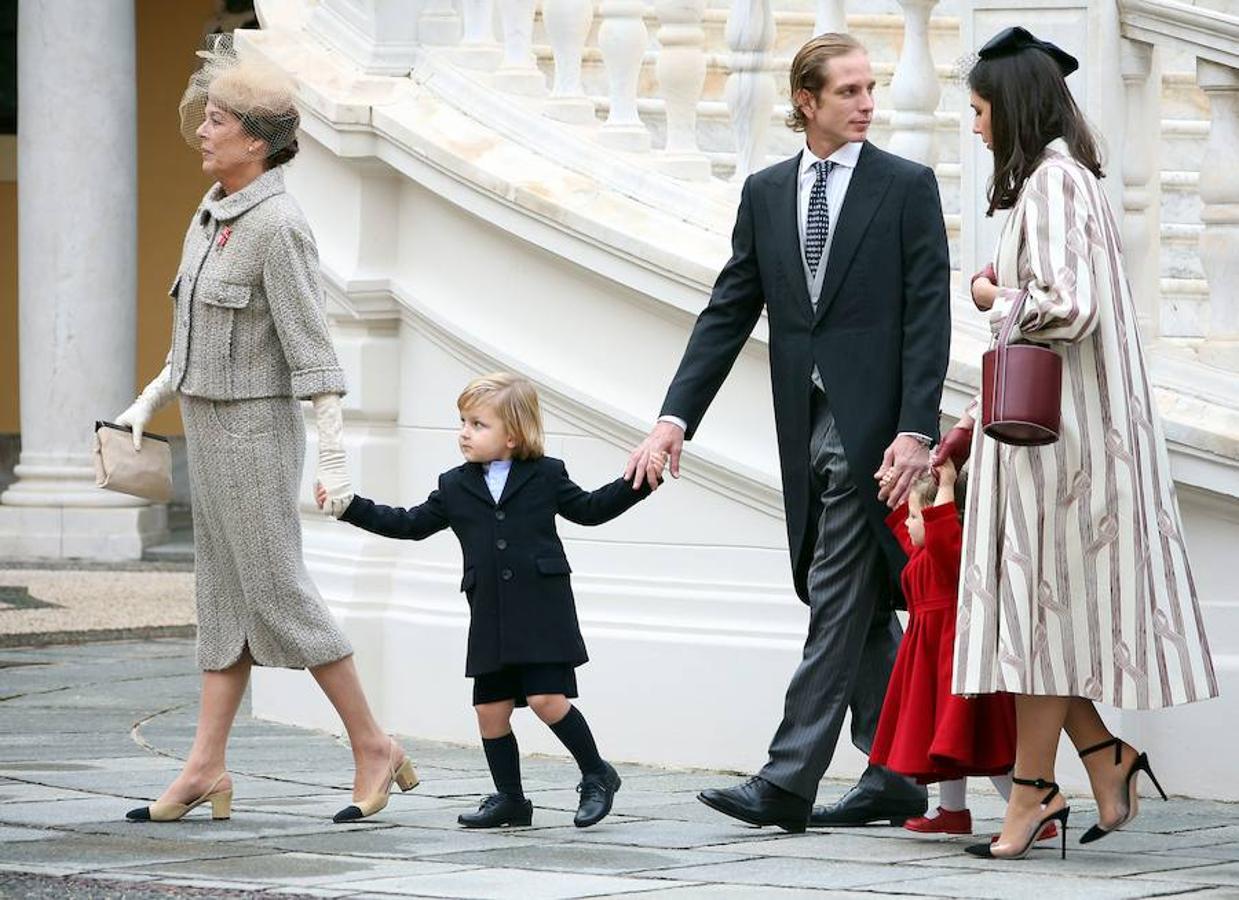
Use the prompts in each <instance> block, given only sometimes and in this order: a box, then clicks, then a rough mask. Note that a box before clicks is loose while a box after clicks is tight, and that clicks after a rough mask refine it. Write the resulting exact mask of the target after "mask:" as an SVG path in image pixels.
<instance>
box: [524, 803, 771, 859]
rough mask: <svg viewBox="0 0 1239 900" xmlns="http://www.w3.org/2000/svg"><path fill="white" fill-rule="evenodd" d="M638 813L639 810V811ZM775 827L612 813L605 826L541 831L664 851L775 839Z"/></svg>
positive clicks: (562, 837)
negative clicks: (627, 817)
mask: <svg viewBox="0 0 1239 900" xmlns="http://www.w3.org/2000/svg"><path fill="white" fill-rule="evenodd" d="M638 812H640V810H638ZM779 833H780V832H777V831H775V830H774V829H769V828H767V829H762V828H751V827H749V826H747V825H743V824H741V823H738V822H737V823H732V822H729V821H727V820H726V819H723V818H721V817H719V818H716V819H715V820H714V821H713V822H707V823H699V822H678V821H674V820H668V819H635V820H627V821H622V820H619V819H617V818H616V817H615V816H611V817H610V818H608V819H607V827H606V828H605V829H601V828H591V829H585V830H582V829H580V828H554V829H548V830H546V831H544V832H542V833H541V834H542V836H543V837H544V838H545V839H547V840H563V841H578V842H583V843H598V844H611V845H619V846H628V847H651V848H659V849H664V850H693V849H698V848H706V847H713V846H716V847H719V848H720V849H723V850H727V849H729V848H730V844H733V843H737V844H739V843H748V842H750V841H755V840H760V839H762V838H764V839H767V840H777V838H776V835H777V834H779Z"/></svg>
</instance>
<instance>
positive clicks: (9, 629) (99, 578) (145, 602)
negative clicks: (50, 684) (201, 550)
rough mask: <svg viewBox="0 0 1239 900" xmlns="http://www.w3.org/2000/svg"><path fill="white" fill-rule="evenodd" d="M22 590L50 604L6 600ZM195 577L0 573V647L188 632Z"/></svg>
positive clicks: (159, 573)
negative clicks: (104, 636)
mask: <svg viewBox="0 0 1239 900" xmlns="http://www.w3.org/2000/svg"><path fill="white" fill-rule="evenodd" d="M6 588H26V589H27V591H28V592H29V597H30V598H31V599H33V600H37V601H42V602H43V603H46V604H50V606H39V607H36V608H22V607H21V603H22V602H23V600H22V599H21V597H22V595H17V596H18V599H17V605H14V603H13V602H12V600H10V601H9V602H5V597H6V595H7V596H8V597H10V598H12V597H13V592H12V591H11V590H6ZM194 623H195V617H194V576H193V573H192V572H178V571H171V572H170V571H120V572H117V571H90V570H86V571H83V570H64V569H41V568H36V567H30V568H10V569H0V645H4V644H7V645H9V646H12V645H14V644H19V643H42V642H45V641H46V640H48V639H50V638H51V637H52V636H58V638H59V639H66V638H72V637H77V636H80V637H82V638H88V637H99V636H102V634H101V633H107V634H108V635H109V636H111V635H115V636H122V635H128V634H131V635H135V636H136V635H140V634H147V635H152V636H153V635H159V634H165V635H171V634H192V629H193V626H194Z"/></svg>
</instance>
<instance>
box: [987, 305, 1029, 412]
mask: <svg viewBox="0 0 1239 900" xmlns="http://www.w3.org/2000/svg"><path fill="white" fill-rule="evenodd" d="M1027 302H1028V291H1020V302H1019V303H1014V304H1012V306H1011V309H1009V310H1008V311H1007V317H1006V318H1005V319H1004V320H1003V322H1002V328H1001V329H1000V330H999V332H998V344H997V345H996V346H995V347H994V350H995V353H994V357H995V359H994V383H993V384H992V385H991V389H992V390H993V392H994V397H993V398H992V403H994V404H997V405H999V406H1001V405H1003V404H1004V403H1005V400H1006V393H1007V379H1006V377H1005V376H1006V371H1007V347H1009V346H1010V341H1011V332H1012V331H1014V330H1015V323H1016V320H1018V319H1019V317H1020V314H1021V313H1022V312H1023V311H1024V304H1025V303H1027Z"/></svg>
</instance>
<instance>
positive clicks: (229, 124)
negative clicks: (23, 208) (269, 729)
mask: <svg viewBox="0 0 1239 900" xmlns="http://www.w3.org/2000/svg"><path fill="white" fill-rule="evenodd" d="M218 49H219V51H220V52H216V53H214V54H207V58H208V62H207V64H206V65H205V66H204V67H203V69H202V71H200V72H199V73H198V74H196V75H195V76H194V78H193V79H192V80H191V82H190V89H189V91H187V93H186V99H185V101H184V102H183V103H182V125H183V127H182V130H183V132H184V133H186V135H187V139H192V143H193V144H196V145H197V146H198V147H199V149H200V151H201V154H202V169H203V171H204V172H206V173H207V174H208V175H211V176H212V177H214V178H215V179H216V184H215V185H214V186H213V187H212V188H211V189H210V190H209V191H208V192H207V194H206V196H205V197H204V198H203V200H202V203H201V204H200V205H199V207H198V208H197V209H196V210H195V211H194V214H193V217H192V218H191V219H190V223H189V230H188V232H187V233H186V235H185V244H184V249H183V253H182V256H181V263H180V267H179V268H178V270H177V275H176V279H175V281H174V283H173V285H172V291H171V296H172V299H173V301H174V304H175V322H174V325H173V335H172V349H171V352H170V353H169V354H168V360H167V365H166V366H165V368H164V369H163V371H162V372H160V374H159V376H158V377H157V378H156V379H155V380H154V381H153V382H152V383H151V384H150V385H149V386H148V387H147V388H146V389H145V390H144V391H143V392H142V395H141V396H140V397H139V399H138V400H137V401H136V402H135V403H134V404H133V406H131V407H130V408H129V409H128V410H126V411H125V412H124V413H123V414H122V415H121V416H120V417H119V419H118V420H117V421H118V422H121V423H122V424H128V425H131V426H133V429H134V442H135V444H140V442H141V435H142V429H143V427H144V426H145V424H146V422H147V421H148V420H149V419H150V417H151V415H152V414H153V413H154V412H155V410H157V409H158V408H159V407H160V406H161V405H163V404H164V403H166V402H167V401H169V400H170V399H172V398H173V397H174V396H179V400H180V407H181V417H182V420H183V422H184V425H185V440H186V445H187V449H188V453H189V474H190V487H191V495H192V502H193V518H194V550H195V569H196V576H197V579H196V580H197V586H196V594H197V606H198V664H199V666H200V667H201V668H202V669H203V678H202V705H201V708H200V711H199V718H198V730H197V734H196V736H195V738H194V743H193V747H192V749H191V750H190V753H189V756H188V758H187V759H186V762H185V767H184V769H183V770H182V772H181V774H180V776H179V777H178V778H177V779H176V780H175V781H173V782H172V784H171V785H170V786H169V787H168V789H167V790H166V791H164V793H163V795H162V796H161V797H160V798H159V800H158V801H157V802H156V803H154V804H153V805H151V806H149V807H142V808H140V809H136V810H133V811H132V812H131V813H130V814H129V817H130V818H133V819H143V820H147V819H149V820H157V821H158V820H170V819H177V818H180V817H181V816H183V815H184V814H185V813H186V812H188V811H189V810H190V809H192V808H193V807H194V806H197V805H200V804H202V803H205V802H208V801H209V802H211V804H212V807H213V810H214V815H215V817H216V818H226V817H227V816H228V814H229V810H230V804H231V798H232V782H231V779H230V777H229V776H228V775H227V773H226V770H225V748H226V743H227V739H228V734H229V730H230V728H231V726H232V722H233V719H234V717H235V715H236V712H237V708H238V706H239V704H240V702H241V698H242V695H243V694H244V692H245V688H246V685H247V683H248V680H249V672H250V667H251V666H252V665H254V664H257V665H265V666H282V667H287V668H307V669H309V670H310V672H311V674H312V675H313V676H314V678H315V680H316V681H317V682H318V684H319V686H320V687H321V688H322V690H323V692H324V693H325V694H326V695H327V698H328V699H329V700H330V701H331V703H332V704H333V705H334V706H335V708H336V711H337V712H338V713H339V714H340V717H341V719H342V720H343V722H344V726H345V728H346V730H347V732H348V736H349V740H350V742H351V744H352V749H353V757H354V762H355V766H356V775H355V778H354V783H353V799H354V801H355V803H354V805H352V806H349V807H347V808H346V809H344V810H342V811H341V812H340V813H339V814H338V815H337V817H336V818H337V821H341V820H344V819H352V818H360V817H361V816H364V815H369V814H371V813H373V812H377V811H378V809H381V808H382V806H383V805H385V804H386V802H387V795H388V792H389V790H390V787H391V783H392V781H393V780H397V781H399V782H400V784H401V787H403V788H405V789H406V790H407V788H408V787H411V786H412V785H413V783H415V776H414V775H413V774H412V768H411V766H410V765H409V763H408V760H407V759H406V757H405V755H404V751H403V750H402V749H401V748H400V746H399V745H398V744H397V743H396V742H395V741H393V740H392V739H390V738H389V737H388V736H387V735H386V734H385V733H384V731H383V730H382V728H380V727H379V725H378V723H377V722H376V721H375V719H374V716H373V715H372V714H371V712H370V708H369V706H368V704H367V702H366V697H365V694H364V693H363V692H362V688H361V682H360V680H359V679H358V676H357V670H356V669H355V667H354V665H353V659H352V648H351V647H350V645H349V642H348V639H347V638H346V637H345V636H344V633H343V632H342V631H341V630H340V627H339V626H338V625H337V624H336V622H335V621H334V620H333V619H332V616H331V613H330V612H329V611H328V610H327V607H326V606H325V604H324V603H323V601H322V599H321V598H320V597H319V594H318V591H317V590H316V589H315V587H314V584H313V582H312V581H311V580H310V578H309V575H308V574H307V572H306V569H305V565H304V563H303V562H302V557H301V527H300V518H299V513H298V505H297V493H298V489H299V485H300V478H301V470H302V460H303V458H304V455H305V426H304V422H303V419H302V415H301V408H300V404H299V403H298V400H299V399H312V400H313V403H314V408H315V413H316V417H317V421H318V426H319V461H318V479H319V481H321V482H322V483H323V484H324V485H326V486H327V487H328V489H329V491H330V493H331V496H332V497H333V498H339V497H345V498H347V497H348V496H351V493H350V491H349V485H348V476H347V471H346V470H345V467H344V453H343V445H342V440H341V433H340V432H341V413H340V395H342V394H343V393H344V390H345V385H344V374H343V371H342V370H341V369H340V366H339V364H338V362H337V361H336V356H335V353H334V350H333V349H332V344H331V339H330V337H329V335H328V332H327V322H326V317H325V315H324V312H323V297H322V287H321V284H320V280H319V273H318V255H317V251H316V249H315V245H314V238H313V236H312V235H311V233H310V228H309V225H308V224H307V223H306V220H305V217H304V216H303V215H302V212H301V210H300V208H299V207H298V206H297V203H296V201H294V200H293V198H292V197H291V196H289V195H288V194H287V193H286V192H285V190H284V175H283V171H282V166H283V164H284V163H287V162H288V161H289V160H291V159H292V158H293V156H294V155H295V154H296V152H297V143H296V127H297V111H296V107H295V105H294V102H293V85H292V84H291V82H290V81H288V80H287V79H286V78H285V77H284V76H283V75H282V74H280V73H279V72H277V71H274V70H271V69H268V68H265V67H263V66H260V65H258V64H256V63H251V62H240V61H238V60H237V59H236V57H235V56H234V55H232V54H231V53H230V52H227V49H228V48H218ZM198 123H201V124H198ZM344 502H345V503H347V499H346V500H345V501H344ZM337 512H338V511H337Z"/></svg>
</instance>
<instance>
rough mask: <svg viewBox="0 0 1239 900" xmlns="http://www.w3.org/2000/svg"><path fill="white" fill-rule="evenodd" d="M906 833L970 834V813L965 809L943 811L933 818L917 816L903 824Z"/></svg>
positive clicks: (940, 809)
mask: <svg viewBox="0 0 1239 900" xmlns="http://www.w3.org/2000/svg"><path fill="white" fill-rule="evenodd" d="M903 827H904V828H906V829H908V831H915V832H917V833H918V834H972V813H971V812H969V811H968V810H966V809H958V810H955V809H943V808H942V807H941V806H939V807H938V815H936V816H934V817H933V818H928V817H926V816H917V817H916V818H915V819H908V821H906V822H904V823H903Z"/></svg>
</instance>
